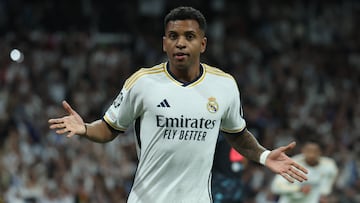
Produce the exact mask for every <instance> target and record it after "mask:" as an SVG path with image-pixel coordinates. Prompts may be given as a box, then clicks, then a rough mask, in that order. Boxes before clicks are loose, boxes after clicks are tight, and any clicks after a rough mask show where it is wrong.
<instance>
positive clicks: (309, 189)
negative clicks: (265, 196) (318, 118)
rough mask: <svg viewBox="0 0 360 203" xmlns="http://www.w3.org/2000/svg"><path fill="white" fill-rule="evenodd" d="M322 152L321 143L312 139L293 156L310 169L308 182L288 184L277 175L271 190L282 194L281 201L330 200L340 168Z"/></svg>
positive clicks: (308, 201)
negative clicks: (299, 152)
mask: <svg viewBox="0 0 360 203" xmlns="http://www.w3.org/2000/svg"><path fill="white" fill-rule="evenodd" d="M321 153H322V148H321V143H320V142H319V141H317V140H314V139H311V140H308V141H307V142H306V143H305V144H304V145H303V147H302V152H301V154H299V155H296V156H294V157H293V160H295V161H297V162H298V163H299V164H302V165H303V166H305V167H306V168H307V169H308V171H309V173H308V181H306V183H305V182H304V183H294V184H288V182H287V181H284V180H283V178H281V177H280V176H275V178H274V180H273V182H272V185H271V190H272V192H273V193H274V194H277V195H279V196H280V199H279V203H297V202H298V203H303V202H306V203H319V202H320V203H323V202H324V203H325V202H328V195H329V194H330V193H331V191H332V188H333V186H334V182H335V179H336V177H337V174H338V168H337V166H336V163H335V161H334V160H333V159H332V158H330V157H325V156H322V154H321Z"/></svg>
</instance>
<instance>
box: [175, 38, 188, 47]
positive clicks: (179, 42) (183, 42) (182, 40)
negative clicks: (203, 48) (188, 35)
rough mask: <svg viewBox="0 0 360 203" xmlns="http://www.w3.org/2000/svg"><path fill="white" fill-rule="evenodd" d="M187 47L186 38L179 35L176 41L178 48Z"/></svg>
mask: <svg viewBox="0 0 360 203" xmlns="http://www.w3.org/2000/svg"><path fill="white" fill-rule="evenodd" d="M185 47H186V39H185V37H179V38H178V40H177V42H176V48H179V49H183V48H185Z"/></svg>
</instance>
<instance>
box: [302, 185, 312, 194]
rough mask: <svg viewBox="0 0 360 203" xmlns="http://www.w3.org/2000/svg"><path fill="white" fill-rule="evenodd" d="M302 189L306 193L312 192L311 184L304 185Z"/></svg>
mask: <svg viewBox="0 0 360 203" xmlns="http://www.w3.org/2000/svg"><path fill="white" fill-rule="evenodd" d="M300 191H301V192H302V193H304V194H306V195H307V194H309V193H310V192H311V185H304V186H302V187H301V189H300Z"/></svg>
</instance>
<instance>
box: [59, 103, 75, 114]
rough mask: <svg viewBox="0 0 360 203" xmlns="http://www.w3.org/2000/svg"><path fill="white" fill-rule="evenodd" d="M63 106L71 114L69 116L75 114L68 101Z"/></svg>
mask: <svg viewBox="0 0 360 203" xmlns="http://www.w3.org/2000/svg"><path fill="white" fill-rule="evenodd" d="M62 105H63V107H64V109H65V110H66V111H67V112H68V113H69V114H73V112H74V110H73V109H72V108H71V106H70V104H69V103H67V101H65V100H64V101H63V102H62Z"/></svg>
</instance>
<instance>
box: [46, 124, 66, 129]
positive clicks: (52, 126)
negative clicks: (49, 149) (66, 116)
mask: <svg viewBox="0 0 360 203" xmlns="http://www.w3.org/2000/svg"><path fill="white" fill-rule="evenodd" d="M64 127H65V124H63V123H57V124H52V125H50V126H49V128H50V129H58V128H64Z"/></svg>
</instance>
